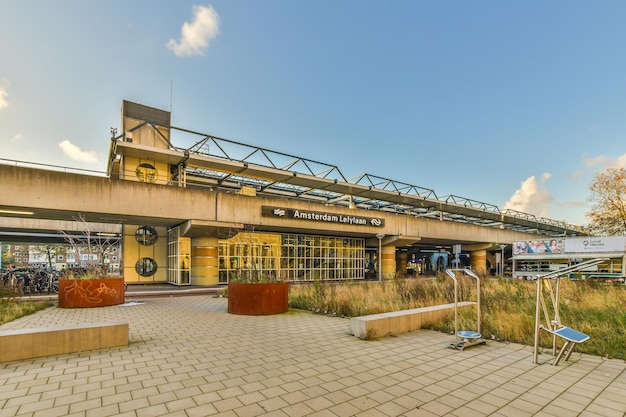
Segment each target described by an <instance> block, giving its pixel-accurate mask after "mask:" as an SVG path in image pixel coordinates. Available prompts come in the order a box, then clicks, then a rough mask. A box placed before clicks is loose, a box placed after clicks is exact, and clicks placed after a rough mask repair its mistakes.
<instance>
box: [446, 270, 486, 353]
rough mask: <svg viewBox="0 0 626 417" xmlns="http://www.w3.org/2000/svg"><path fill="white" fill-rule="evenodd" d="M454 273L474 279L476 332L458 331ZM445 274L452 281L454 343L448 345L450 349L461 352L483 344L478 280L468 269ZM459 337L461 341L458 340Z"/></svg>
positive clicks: (456, 288) (449, 271)
mask: <svg viewBox="0 0 626 417" xmlns="http://www.w3.org/2000/svg"><path fill="white" fill-rule="evenodd" d="M455 272H463V273H464V274H465V275H468V276H470V277H472V278H474V279H476V323H477V326H476V331H471V330H461V331H459V322H458V284H457V279H456V274H455ZM446 274H448V276H449V277H450V278H452V280H453V281H454V342H453V343H450V347H451V348H453V349H459V350H463V349H464V348H466V347H470V346H474V345H478V344H485V343H487V341H486V340H485V339H483V338H482V335H481V334H480V278H478V275H476V274H475V273H474V272H472V271H471V270H470V269H463V268H458V269H446ZM459 336H460V337H461V338H462V340H459Z"/></svg>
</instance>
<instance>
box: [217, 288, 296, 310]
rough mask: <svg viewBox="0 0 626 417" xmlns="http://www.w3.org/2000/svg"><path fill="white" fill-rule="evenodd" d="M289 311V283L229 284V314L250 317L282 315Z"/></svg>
mask: <svg viewBox="0 0 626 417" xmlns="http://www.w3.org/2000/svg"><path fill="white" fill-rule="evenodd" d="M287 310H289V283H287V282H263V283H241V282H238V283H229V284H228V312H229V313H232V314H244V315H249V316H262V315H268V314H280V313H285V312H286V311H287Z"/></svg>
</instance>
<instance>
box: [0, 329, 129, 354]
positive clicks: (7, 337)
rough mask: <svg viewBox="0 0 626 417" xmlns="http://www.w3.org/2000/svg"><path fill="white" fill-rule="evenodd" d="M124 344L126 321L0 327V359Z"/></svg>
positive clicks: (126, 335) (126, 340) (126, 339)
mask: <svg viewBox="0 0 626 417" xmlns="http://www.w3.org/2000/svg"><path fill="white" fill-rule="evenodd" d="M119 346H128V323H90V324H75V325H69V326H58V327H42V328H33V329H16V330H5V331H0V362H10V361H17V360H23V359H31V358H37V357H41V356H52V355H62V354H65V353H76V352H84V351H87V350H95V349H106V348H112V347H119Z"/></svg>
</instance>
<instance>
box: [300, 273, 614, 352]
mask: <svg viewBox="0 0 626 417" xmlns="http://www.w3.org/2000/svg"><path fill="white" fill-rule="evenodd" d="M457 280H458V300H459V301H476V299H477V296H476V281H475V280H474V279H471V278H465V277H462V278H457ZM536 288H537V287H536V283H535V282H526V281H512V280H505V279H501V280H491V279H483V280H481V333H482V335H483V337H485V338H487V339H495V340H500V341H508V342H514V343H521V344H525V345H531V346H532V345H533V343H534V323H535V303H536ZM560 292H561V295H560V317H561V322H562V323H563V324H564V325H566V326H569V327H572V328H574V329H576V330H579V331H581V332H583V333H586V334H588V335H589V336H590V340H588V341H587V342H585V343H582V344H580V345H578V346H577V347H576V351H578V352H584V353H589V354H592V355H597V356H605V357H608V358H620V359H624V358H625V356H626V288H625V287H624V286H611V285H599V284H597V283H594V282H591V281H581V282H570V281H569V280H567V279H563V280H562V282H561V290H560ZM453 302H454V282H453V281H452V280H451V279H449V278H447V277H446V276H444V275H440V276H438V277H437V278H435V279H423V278H417V279H416V278H411V279H404V278H398V279H395V280H389V281H383V282H354V283H340V284H336V283H320V282H317V283H314V284H311V285H292V286H290V290H289V305H290V307H292V308H301V309H304V310H310V311H313V312H316V313H320V314H327V315H332V316H339V317H357V316H364V315H368V314H377V313H385V312H391V311H399V310H407V309H412V308H419V307H426V306H432V305H438V304H447V303H453ZM458 313H459V314H458V323H459V329H464V330H476V327H477V326H476V310H475V309H472V308H463V309H459V311H458ZM542 319H543V316H542ZM433 329H435V330H440V331H442V332H452V331H454V318H453V317H452V318H450V319H446V320H444V321H441V322H438V323H435V324H434V325H433ZM540 345H541V346H543V347H546V348H550V349H551V347H552V337H551V336H550V335H549V334H547V333H546V332H541V340H540Z"/></svg>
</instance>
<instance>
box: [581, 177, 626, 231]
mask: <svg viewBox="0 0 626 417" xmlns="http://www.w3.org/2000/svg"><path fill="white" fill-rule="evenodd" d="M589 189H590V190H591V196H590V197H589V201H590V202H591V203H592V204H593V205H592V207H591V211H589V212H587V213H586V216H587V219H589V231H590V233H591V234H594V235H597V236H612V235H623V234H626V169H624V168H608V169H607V170H606V171H605V172H599V173H597V174H596V176H595V177H594V179H593V181H592V182H591V186H590V187H589Z"/></svg>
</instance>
